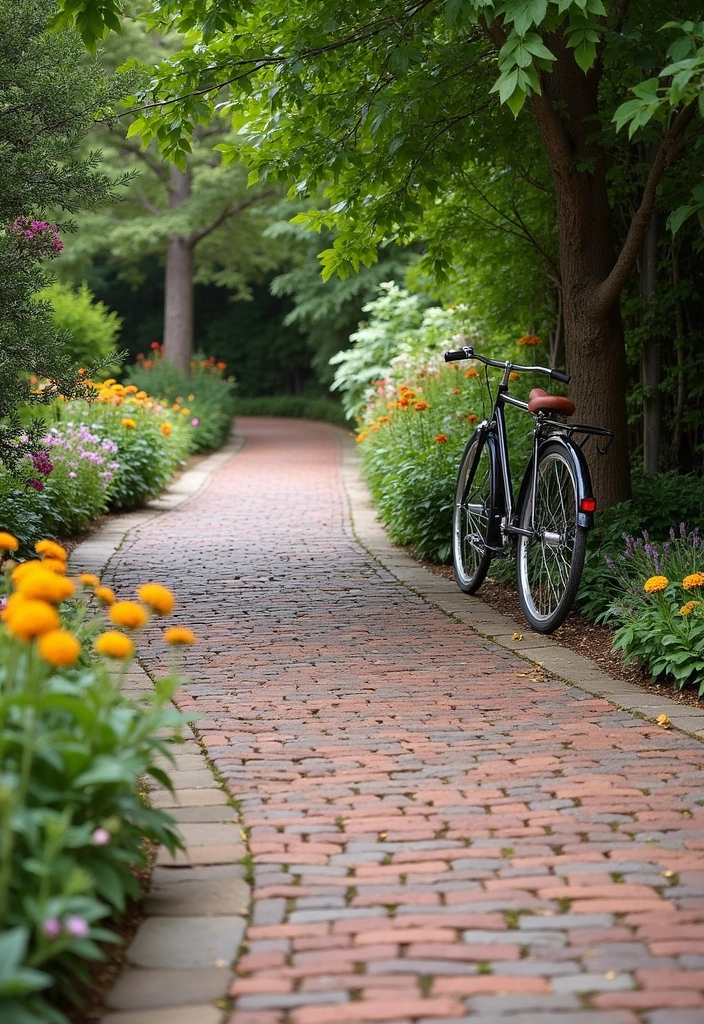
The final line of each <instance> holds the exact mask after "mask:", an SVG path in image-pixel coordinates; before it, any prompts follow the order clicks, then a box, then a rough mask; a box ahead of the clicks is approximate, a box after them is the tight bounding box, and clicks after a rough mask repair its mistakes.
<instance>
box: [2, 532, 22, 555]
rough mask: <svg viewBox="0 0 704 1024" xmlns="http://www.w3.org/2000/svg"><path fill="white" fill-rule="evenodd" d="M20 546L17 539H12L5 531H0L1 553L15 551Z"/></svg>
mask: <svg viewBox="0 0 704 1024" xmlns="http://www.w3.org/2000/svg"><path fill="white" fill-rule="evenodd" d="M19 546H20V542H19V541H18V540H17V537H13V536H12V534H11V533H7V532H6V531H5V530H0V550H2V551H17V548H18V547H19Z"/></svg>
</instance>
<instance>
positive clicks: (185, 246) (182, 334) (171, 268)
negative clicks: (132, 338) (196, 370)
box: [164, 235, 193, 373]
mask: <svg viewBox="0 0 704 1024" xmlns="http://www.w3.org/2000/svg"><path fill="white" fill-rule="evenodd" d="M192 355H193V246H192V244H191V241H190V239H188V238H183V237H182V236H181V235H172V236H171V237H170V238H169V243H168V248H167V250H166V275H165V290H164V357H165V358H166V359H168V361H169V362H170V363H173V364H174V366H177V367H178V368H179V369H180V370H184V371H185V372H186V373H188V372H189V370H190V364H191V356H192Z"/></svg>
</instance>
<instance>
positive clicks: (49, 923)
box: [42, 917, 61, 939]
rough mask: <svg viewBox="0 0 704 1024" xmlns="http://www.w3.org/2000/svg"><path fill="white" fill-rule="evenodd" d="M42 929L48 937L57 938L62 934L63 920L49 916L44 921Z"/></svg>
mask: <svg viewBox="0 0 704 1024" xmlns="http://www.w3.org/2000/svg"><path fill="white" fill-rule="evenodd" d="M42 931H43V932H44V934H45V935H46V937H47V939H57V938H58V937H59V935H61V921H59V919H58V918H57V917H47V918H46V919H45V920H44V921H43V922H42Z"/></svg>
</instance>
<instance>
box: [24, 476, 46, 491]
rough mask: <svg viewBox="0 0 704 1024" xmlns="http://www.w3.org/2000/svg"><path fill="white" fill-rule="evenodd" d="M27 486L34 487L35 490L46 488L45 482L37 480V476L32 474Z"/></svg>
mask: <svg viewBox="0 0 704 1024" xmlns="http://www.w3.org/2000/svg"><path fill="white" fill-rule="evenodd" d="M27 486H28V487H33V488H34V490H35V491H43V490H44V484H43V483H42V482H41V480H37V478H36V477H35V476H31V477H30V478H29V480H28V481H27Z"/></svg>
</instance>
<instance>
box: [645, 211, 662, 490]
mask: <svg viewBox="0 0 704 1024" xmlns="http://www.w3.org/2000/svg"><path fill="white" fill-rule="evenodd" d="M657 243H658V218H657V214H653V217H652V220H651V221H650V225H649V227H648V230H647V231H646V233H645V238H644V239H643V249H642V252H641V258H640V293H641V295H642V297H643V300H644V301H645V303H646V304H647V303H650V302H651V301H652V298H653V295H654V293H655V280H656V270H657V254H658V247H657ZM661 365H662V364H661V354H660V339H659V338H658V337H656V336H655V334H652V335H651V336H650V337H649V338H647V339H646V340H645V341H644V342H643V346H642V350H641V381H642V383H643V387H644V389H645V395H644V397H643V469H644V471H645V472H646V473H657V472H658V470H659V469H660V445H661V431H662V396H661V394H660V384H661V379H662V371H661Z"/></svg>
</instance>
